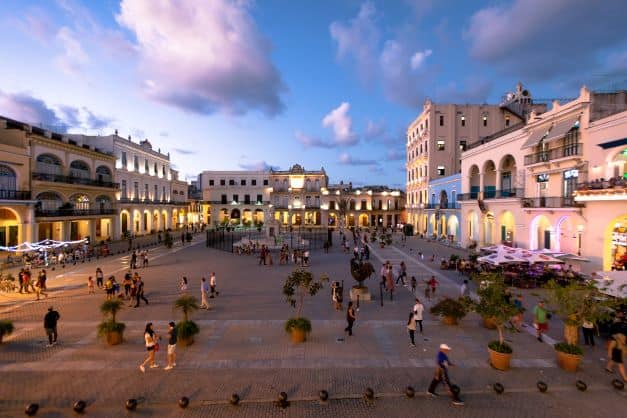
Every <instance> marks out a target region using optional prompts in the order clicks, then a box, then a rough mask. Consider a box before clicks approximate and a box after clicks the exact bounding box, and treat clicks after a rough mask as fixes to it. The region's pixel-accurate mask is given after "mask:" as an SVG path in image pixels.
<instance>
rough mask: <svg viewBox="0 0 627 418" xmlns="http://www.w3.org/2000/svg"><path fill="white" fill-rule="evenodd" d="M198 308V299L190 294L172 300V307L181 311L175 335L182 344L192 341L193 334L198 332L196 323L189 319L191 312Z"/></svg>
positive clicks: (188, 343)
mask: <svg viewBox="0 0 627 418" xmlns="http://www.w3.org/2000/svg"><path fill="white" fill-rule="evenodd" d="M199 308H200V306H199V305H198V299H196V298H195V297H193V296H191V295H183V296H181V297H179V298H178V299H177V300H176V301H174V309H177V310H179V311H181V313H182V314H183V320H182V321H181V322H179V323H178V324H177V325H176V330H177V335H178V338H179V339H180V341H181V343H182V344H183V345H190V344H192V343H193V342H194V335H196V334H198V333H199V332H200V329H199V328H198V325H197V324H196V323H195V322H194V321H192V320H190V319H189V316H190V314H191V313H193V312H195V311H197V310H198V309H199Z"/></svg>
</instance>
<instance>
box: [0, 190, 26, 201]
mask: <svg viewBox="0 0 627 418" xmlns="http://www.w3.org/2000/svg"><path fill="white" fill-rule="evenodd" d="M30 196H31V195H30V191H26V190H0V200H31V197H30Z"/></svg>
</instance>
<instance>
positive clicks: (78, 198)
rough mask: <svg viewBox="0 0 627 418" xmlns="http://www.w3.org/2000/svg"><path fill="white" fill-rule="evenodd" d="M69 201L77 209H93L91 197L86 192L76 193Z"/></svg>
mask: <svg viewBox="0 0 627 418" xmlns="http://www.w3.org/2000/svg"><path fill="white" fill-rule="evenodd" d="M68 201H69V202H70V203H71V204H72V205H73V206H74V209H76V210H90V209H91V199H90V198H89V196H88V195H87V194H85V193H75V194H73V195H72V196H70V198H69V199H68Z"/></svg>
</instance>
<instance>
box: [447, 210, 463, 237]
mask: <svg viewBox="0 0 627 418" xmlns="http://www.w3.org/2000/svg"><path fill="white" fill-rule="evenodd" d="M447 226H448V228H447V229H448V235H452V236H453V241H458V240H459V234H460V231H459V219H457V215H450V216H449V218H448V221H447Z"/></svg>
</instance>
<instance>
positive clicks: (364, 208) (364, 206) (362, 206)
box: [359, 200, 368, 210]
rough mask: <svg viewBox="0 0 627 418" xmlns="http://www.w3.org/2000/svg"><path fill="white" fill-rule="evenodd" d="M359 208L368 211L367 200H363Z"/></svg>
mask: <svg viewBox="0 0 627 418" xmlns="http://www.w3.org/2000/svg"><path fill="white" fill-rule="evenodd" d="M359 207H360V208H361V210H367V209H368V204H367V203H366V201H365V200H362V201H361V204H360V206H359Z"/></svg>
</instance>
